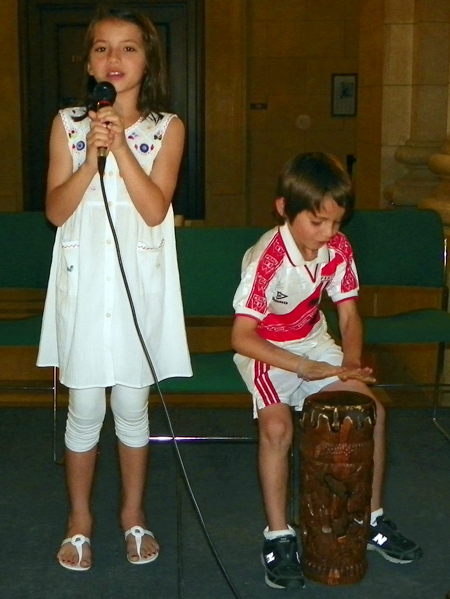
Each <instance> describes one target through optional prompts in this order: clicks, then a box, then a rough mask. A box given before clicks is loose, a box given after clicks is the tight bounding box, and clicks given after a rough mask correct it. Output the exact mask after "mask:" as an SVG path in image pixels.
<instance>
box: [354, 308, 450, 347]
mask: <svg viewBox="0 0 450 599" xmlns="http://www.w3.org/2000/svg"><path fill="white" fill-rule="evenodd" d="M448 339H450V317H449V314H448V313H447V312H444V311H443V310H437V309H435V310H414V311H413V312H406V313H403V314H397V315H395V316H385V317H377V318H365V319H364V340H365V342H366V343H386V344H389V343H441V342H446V341H447V340H448Z"/></svg>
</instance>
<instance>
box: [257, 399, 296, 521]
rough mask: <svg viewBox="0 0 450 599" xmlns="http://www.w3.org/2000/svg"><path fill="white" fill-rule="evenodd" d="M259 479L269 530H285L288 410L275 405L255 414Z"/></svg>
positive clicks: (289, 440) (289, 422)
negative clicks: (257, 434) (257, 426)
mask: <svg viewBox="0 0 450 599" xmlns="http://www.w3.org/2000/svg"><path fill="white" fill-rule="evenodd" d="M258 424H259V476H260V481H261V488H262V494H263V500H264V506H265V510H266V516H267V524H268V528H269V530H277V531H278V530H286V529H287V524H288V523H287V520H286V503H287V488H288V480H289V449H290V446H291V442H292V433H293V423H292V414H291V408H290V407H289V406H288V405H286V404H282V403H280V404H274V405H271V406H267V407H266V408H264V409H262V410H259V411H258Z"/></svg>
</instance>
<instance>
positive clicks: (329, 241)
mask: <svg viewBox="0 0 450 599" xmlns="http://www.w3.org/2000/svg"><path fill="white" fill-rule="evenodd" d="M353 204H354V196H353V188H352V183H351V180H350V178H349V176H348V174H347V173H346V172H345V171H344V169H343V168H342V166H341V165H340V163H339V162H338V161H337V159H336V158H334V157H333V156H330V155H327V154H323V153H309V154H300V155H298V156H295V157H294V158H293V159H292V160H290V161H289V162H288V163H287V164H286V165H285V166H284V168H283V170H282V172H281V175H280V177H279V180H278V188H277V199H276V200H275V211H274V212H275V216H276V218H277V221H278V223H279V226H278V227H276V228H275V229H272V230H271V231H268V232H267V233H266V234H264V235H263V236H262V237H261V238H260V239H259V241H258V242H257V243H256V244H255V245H254V246H253V247H252V248H250V249H249V250H248V251H247V252H246V254H245V256H244V259H243V268H242V279H241V283H240V285H239V287H238V289H237V291H236V294H235V297H234V302H233V305H234V309H235V312H236V317H235V320H234V325H233V333H232V344H233V347H234V349H235V350H236V352H237V353H236V355H235V363H236V365H237V367H238V369H239V372H240V374H241V376H242V378H243V379H244V381H245V383H246V385H247V387H248V389H249V391H250V393H251V394H252V397H253V406H254V414H255V417H257V418H258V424H259V433H260V435H259V436H260V440H259V475H260V480H261V488H262V494H263V502H264V507H265V512H266V516H267V527H266V529H265V530H264V537H265V541H264V546H263V553H262V562H263V565H264V567H265V580H266V583H267V584H268V585H269V586H271V587H274V588H292V587H295V586H299V585H303V575H302V569H301V564H300V559H299V553H298V545H297V540H296V536H295V531H294V530H293V529H292V528H291V527H290V526H289V524H288V522H287V520H286V497H287V484H288V454H289V448H290V445H291V441H292V433H293V422H292V414H291V406H292V407H294V408H295V409H296V410H301V408H302V405H303V401H304V399H305V398H306V397H307V396H308V395H311V394H312V393H317V392H319V391H335V390H344V389H346V390H349V391H356V392H358V393H363V394H366V395H369V396H370V397H372V399H373V400H374V401H375V403H376V408H377V422H376V425H375V429H374V475H373V484H372V500H371V522H370V537H369V540H368V545H367V548H368V549H373V550H376V551H378V552H379V553H381V554H382V555H383V557H385V558H386V559H388V560H389V561H393V562H395V563H409V562H411V561H413V560H415V559H418V558H419V557H421V556H422V550H421V549H420V547H418V546H417V545H416V544H415V543H414V542H412V541H410V540H408V539H406V538H405V537H404V536H403V535H402V534H401V533H400V532H399V531H398V530H397V527H396V526H395V524H394V523H393V522H391V521H390V520H387V519H386V518H385V517H384V516H383V509H382V507H381V491H382V479H383V471H384V410H383V407H382V405H381V404H380V403H379V402H378V401H377V400H376V399H375V397H374V396H373V395H372V393H371V392H370V390H369V388H368V387H367V386H366V383H373V382H374V379H373V378H372V370H371V369H370V368H363V367H361V351H362V326H361V321H360V318H359V315H358V312H357V308H356V299H357V295H358V276H357V272H356V268H355V263H354V260H353V254H352V249H351V247H350V244H349V243H348V241H347V239H346V237H345V236H344V235H343V234H342V233H339V227H340V226H341V224H342V223H343V222H344V220H345V219H346V218H349V216H350V215H351V213H352V210H353ZM323 290H326V291H327V293H328V295H329V296H330V298H331V299H332V300H333V302H335V303H336V306H337V310H338V315H339V327H340V331H341V337H342V349H341V348H340V347H338V346H337V345H336V344H335V342H334V340H333V339H332V338H331V337H330V335H329V334H328V332H327V324H326V321H325V318H324V316H323V314H322V312H321V311H320V309H319V304H320V299H321V294H322V291H323Z"/></svg>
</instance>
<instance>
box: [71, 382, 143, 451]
mask: <svg viewBox="0 0 450 599" xmlns="http://www.w3.org/2000/svg"><path fill="white" fill-rule="evenodd" d="M148 395H149V387H143V388H141V389H134V388H132V387H124V386H123V385H115V386H114V387H112V389H111V398H110V405H111V410H112V413H113V415H114V423H115V428H116V435H117V437H118V438H119V440H120V441H121V442H122V443H123V444H124V445H127V446H128V447H144V446H145V445H147V443H148V437H149V421H148ZM105 414H106V389H104V388H103V387H95V388H92V389H69V413H68V416H67V423H66V434H65V444H66V447H67V448H68V449H70V450H71V451H76V452H84V451H89V450H90V449H92V448H94V447H95V446H96V445H97V443H98V440H99V438H100V431H101V428H102V425H103V421H104V419H105Z"/></svg>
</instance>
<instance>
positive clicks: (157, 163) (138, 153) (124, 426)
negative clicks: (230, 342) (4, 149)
mask: <svg viewBox="0 0 450 599" xmlns="http://www.w3.org/2000/svg"><path fill="white" fill-rule="evenodd" d="M85 43H86V46H85V58H86V60H85V64H86V79H87V81H86V83H87V85H86V89H92V87H93V84H95V83H96V82H109V83H111V84H112V85H113V86H114V88H115V90H116V93H117V96H116V99H115V101H114V104H113V105H112V106H109V105H107V106H104V107H101V108H99V109H98V111H97V112H96V111H95V108H97V106H95V105H94V106H90V102H89V98H85V106H86V107H87V108H86V109H85V108H68V109H64V110H61V111H60V112H59V114H58V115H57V116H56V118H55V120H54V122H53V126H52V131H51V136H50V163H49V170H48V180H47V197H46V213H47V216H48V218H49V220H50V221H51V222H52V223H53V224H55V225H56V226H57V227H58V229H57V235H56V241H55V246H54V250H53V260H52V267H51V271H50V280H49V286H48V292H47V298H46V303H45V310H44V319H43V325H42V334H41V341H40V347H39V355H38V361H37V363H38V365H39V366H58V367H59V371H60V380H61V382H62V383H63V384H64V385H65V386H67V387H68V388H69V413H68V418H67V425H66V434H65V445H66V476H67V486H68V494H69V502H70V512H69V518H68V528H67V534H66V538H65V540H64V541H63V543H62V545H61V548H60V550H59V552H58V556H57V557H58V560H59V563H60V564H61V565H62V566H63V567H65V568H68V569H71V570H88V569H89V568H90V567H91V564H92V555H91V547H90V536H91V530H92V515H91V510H90V496H91V488H92V481H93V475H94V467H95V460H96V454H97V448H96V446H97V443H98V439H99V435H100V430H101V427H102V423H103V419H104V416H105V411H106V399H105V391H106V387H111V398H110V404H111V409H112V412H113V415H114V421H115V428H116V434H117V436H118V446H119V461H120V469H121V476H122V506H121V514H120V519H121V525H122V528H123V531H124V534H125V540H126V551H127V558H128V560H129V561H130V562H131V563H132V564H143V563H148V562H151V561H153V560H154V559H156V557H157V556H158V551H159V546H158V543H157V542H156V540H155V539H154V537H153V534H152V533H151V532H150V531H149V530H148V529H147V525H146V521H145V515H144V509H143V500H144V489H145V482H146V472H147V460H148V437H149V425H148V410H147V408H148V392H149V387H150V385H151V384H152V383H153V382H154V378H153V376H152V371H151V369H150V367H149V364H148V361H147V359H146V357H145V354H144V351H143V348H142V345H141V343H140V341H139V338H138V334H137V331H136V327H135V324H134V321H133V318H132V312H131V309H130V305H129V302H128V299H127V295H126V292H125V285H124V282H123V280H122V277H121V273H120V270H119V266H118V260H117V255H116V250H115V246H114V239H113V235H112V232H111V227H110V225H109V222H108V220H107V216H106V210H105V206H104V203H103V197H102V191H101V186H100V178H99V174H98V172H97V168H98V166H97V155H98V152H99V148H103V149H106V152H107V159H106V168H105V172H104V186H105V189H106V195H107V199H108V205H109V209H110V212H111V218H112V221H113V223H114V228H115V230H116V233H117V238H118V242H119V247H120V252H121V256H122V261H123V264H124V268H125V272H126V276H127V280H128V285H129V287H130V291H131V295H132V298H133V302H134V306H135V311H136V314H137V320H138V322H139V328H140V330H141V332H142V335H143V338H144V340H145V344H146V347H147V348H148V351H149V354H150V356H151V358H152V361H153V365H154V369H155V372H156V375H157V378H158V380H162V379H165V378H168V377H172V376H191V375H192V371H191V366H190V360H189V354H188V349H187V343H186V334H185V329H184V319H183V310H182V304H181V294H180V286H179V277H178V266H177V260H176V253H175V236H174V223H173V211H172V207H171V200H172V197H173V194H174V190H175V186H176V183H177V176H178V171H179V167H180V162H181V158H182V153H183V146H184V126H183V124H182V122H181V121H180V120H179V119H178V118H177V117H176V116H175V115H173V114H170V113H168V112H166V106H167V94H166V84H165V73H164V68H163V60H162V52H161V46H160V42H159V39H158V35H157V31H156V29H155V27H154V25H153V24H152V23H151V21H150V20H149V19H147V18H146V17H145V16H143V15H141V14H139V13H135V12H129V11H124V10H118V9H101V10H100V11H98V12H97V14H96V16H95V18H94V19H93V21H92V22H91V24H90V25H89V27H88V30H87V33H86V42H85ZM89 108H94V110H90V109H89Z"/></svg>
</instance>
